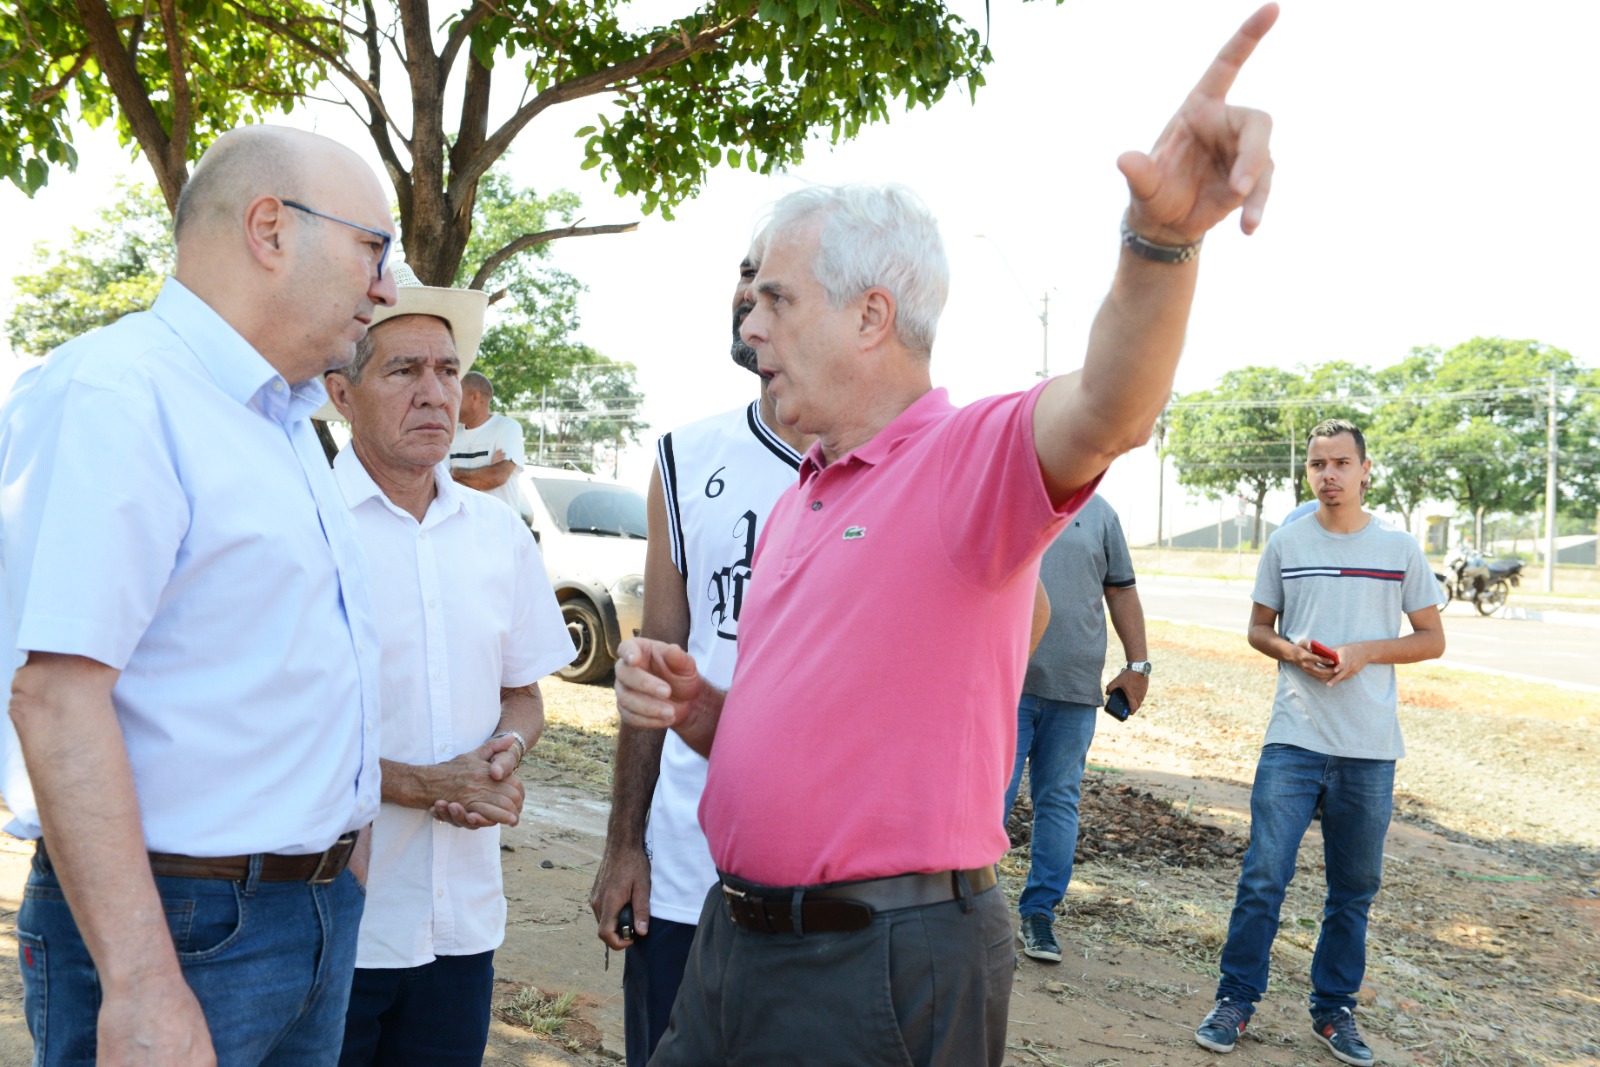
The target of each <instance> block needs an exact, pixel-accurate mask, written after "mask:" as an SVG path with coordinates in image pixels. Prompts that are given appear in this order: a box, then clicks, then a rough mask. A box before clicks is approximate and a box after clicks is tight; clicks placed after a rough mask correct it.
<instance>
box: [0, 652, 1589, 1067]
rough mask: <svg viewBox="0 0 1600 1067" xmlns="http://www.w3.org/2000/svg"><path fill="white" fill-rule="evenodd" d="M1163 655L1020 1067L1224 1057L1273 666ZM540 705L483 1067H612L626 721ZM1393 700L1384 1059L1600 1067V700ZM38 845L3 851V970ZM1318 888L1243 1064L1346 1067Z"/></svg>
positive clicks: (1374, 1019)
mask: <svg viewBox="0 0 1600 1067" xmlns="http://www.w3.org/2000/svg"><path fill="white" fill-rule="evenodd" d="M1151 644H1152V652H1151V658H1152V659H1153V660H1155V662H1156V663H1157V674H1156V675H1155V677H1154V678H1153V679H1152V687H1151V695H1150V700H1149V702H1148V703H1147V705H1146V707H1145V709H1144V710H1143V711H1142V712H1141V713H1140V714H1139V715H1138V716H1136V717H1135V718H1134V719H1132V720H1131V721H1129V722H1128V723H1126V724H1119V723H1117V722H1115V721H1114V720H1112V719H1110V718H1103V719H1102V721H1101V725H1100V731H1099V734H1098V735H1097V737H1096V739H1095V744H1094V747H1093V748H1092V750H1091V752H1090V761H1091V770H1090V773H1089V775H1088V777H1087V778H1086V782H1085V801H1084V807H1083V820H1082V822H1083V826H1082V835H1083V838H1082V841H1081V842H1080V858H1079V862H1078V866H1077V870H1076V873H1075V875H1074V878H1073V884H1072V888H1071V891H1070V892H1069V894H1068V898H1067V901H1066V904H1065V905H1064V908H1063V912H1064V914H1063V915H1062V916H1061V917H1060V919H1059V920H1058V922H1057V936H1058V937H1059V938H1060V939H1061V942H1062V947H1063V948H1064V950H1065V953H1066V959H1065V960H1064V961H1063V962H1062V963H1061V964H1059V965H1052V964H1041V963H1037V962H1035V961H1032V960H1028V959H1025V958H1024V959H1022V960H1021V961H1020V963H1019V967H1018V969H1017V971H1016V977H1015V986H1014V989H1013V995H1012V1005H1011V1025H1010V1030H1009V1034H1008V1037H1007V1048H1008V1052H1007V1058H1006V1063H1007V1064H1008V1065H1046V1067H1050V1065H1055V1067H1062V1065H1072V1067H1112V1065H1121V1067H1166V1065H1173V1067H1177V1065H1196V1067H1198V1065H1205V1064H1213V1063H1215V1062H1216V1057H1215V1056H1214V1055H1213V1054H1211V1053H1208V1052H1206V1051H1205V1050H1203V1049H1200V1048H1199V1047H1198V1046H1196V1045H1195V1044H1194V1041H1193V1038H1192V1036H1191V1034H1192V1030H1193V1027H1194V1025H1195V1024H1196V1023H1197V1022H1198V1021H1199V1019H1200V1017H1201V1016H1203V1015H1204V1014H1205V1012H1206V1010H1207V1009H1208V1008H1209V1006H1210V1001H1211V998H1212V992H1213V989H1214V984H1215V980H1216V979H1215V973H1216V972H1215V960H1216V955H1217V952H1218V950H1219V949H1220V947H1221V942H1222V937H1223V933H1224V931H1225V927H1226V922H1227V913H1228V907H1229V905H1230V904H1231V901H1232V894H1233V886H1234V879H1235V878H1236V876H1237V873H1238V862H1239V860H1238V857H1239V855H1240V854H1241V853H1242V849H1243V845H1244V835H1245V832H1246V829H1247V818H1246V813H1247V810H1248V796H1249V780H1250V776H1251V772H1252V767H1253V764H1254V757H1255V754H1256V752H1257V751H1258V749H1259V746H1260V737H1261V732H1262V729H1263V728H1264V726H1265V723H1266V717H1267V709H1268V707H1269V705H1270V700H1271V692H1272V684H1273V681H1272V671H1271V668H1270V665H1269V664H1267V663H1266V661H1264V660H1262V659H1261V658H1260V657H1259V656H1256V655H1255V654H1254V653H1252V652H1251V651H1250V650H1249V649H1248V647H1246V646H1245V644H1244V642H1243V639H1242V637H1240V638H1233V637H1230V636H1229V635H1226V634H1217V633H1211V632H1208V631H1202V630H1197V629H1190V628H1184V627H1176V626H1168V625H1163V624H1157V625H1154V626H1152V627H1151ZM1116 656H1117V652H1116V650H1115V649H1113V651H1112V657H1111V658H1112V659H1115V658H1116ZM545 689H546V694H547V700H548V706H549V715H550V725H549V728H548V729H547V731H546V734H545V737H544V739H543V740H541V741H540V743H539V744H538V745H537V746H536V747H535V750H534V753H533V754H530V758H529V760H528V762H527V763H525V764H524V769H523V775H524V777H525V780H526V782H527V785H528V803H527V809H526V812H525V815H524V819H523V821H522V825H520V826H518V827H516V828H515V829H512V830H509V831H506V832H505V833H504V835H503V843H504V852H503V857H504V860H505V877H506V892H507V896H508V898H509V900H510V915H511V918H510V923H509V927H508V930H507V936H506V943H505V945H504V947H503V948H502V949H501V950H500V952H499V953H498V954H497V958H496V968H497V972H498V975H499V978H500V979H501V981H500V988H501V996H500V1001H499V1003H500V1007H501V1014H502V1016H503V1018H501V1019H499V1020H497V1021H496V1023H495V1026H494V1031H493V1033H492V1036H491V1041H490V1049H489V1054H488V1056H487V1058H486V1060H485V1062H486V1063H488V1064H493V1065H517V1067H546V1065H555V1064H609V1063H612V1062H615V1061H616V1060H617V1059H618V1058H619V1057H620V1050H621V1049H622V1044H623V1042H622V993H621V960H620V958H613V959H612V960H611V961H610V969H609V970H607V969H606V967H605V963H606V959H605V955H606V953H605V948H604V946H603V945H602V944H601V943H600V942H599V941H598V940H596V939H595V936H594V921H593V919H592V917H591V916H590V913H589V909H588V904H587V896H588V889H589V885H590V882H591V880H592V878H593V875H594V869H595V866H596V863H597V861H598V858H599V854H600V850H601V846H602V842H603V833H604V826H605V817H606V810H607V804H606V795H607V781H608V774H609V768H608V764H607V761H608V759H609V752H610V745H611V735H612V733H613V731H614V725H613V723H614V717H615V710H614V705H613V703H612V700H611V694H610V691H609V689H605V688H602V687H580V686H570V685H565V684H563V683H560V682H557V681H549V682H546V683H545ZM1401 693H1402V700H1403V707H1402V720H1403V724H1404V727H1405V731H1406V738H1407V744H1408V749H1409V755H1408V758H1407V759H1406V760H1405V761H1404V762H1402V763H1401V764H1400V769H1399V774H1398V781H1397V802H1396V820H1395V823H1394V825H1393V827H1392V828H1391V831H1390V835H1389V840H1388V844H1387V848H1386V867H1385V885H1384V889H1383V891H1382V893H1380V894H1379V897H1378V900H1377V902H1376V903H1375V905H1374V907H1373V913H1372V925H1371V932H1370V937H1369V961H1368V979H1367V986H1366V988H1365V989H1364V990H1363V992H1362V996H1361V999H1362V1008H1361V1011H1360V1012H1359V1016H1358V1017H1359V1021H1360V1023H1361V1025H1362V1029H1363V1032H1364V1033H1365V1034H1366V1035H1367V1037H1368V1039H1369V1041H1370V1043H1371V1044H1372V1046H1373V1048H1374V1050H1375V1051H1376V1053H1377V1055H1378V1059H1379V1062H1381V1063H1391V1064H1420V1065H1430V1067H1433V1065H1437V1067H1447V1065H1455V1064H1463V1065H1475V1064H1485V1065H1486V1064H1509V1065H1524V1064H1526V1065H1534V1064H1538V1065H1547V1067H1577V1065H1580V1064H1581V1065H1594V1064H1597V1063H1600V829H1597V827H1596V822H1595V819H1594V809H1595V806H1596V801H1597V799H1600V797H1597V791H1596V788H1595V777H1596V773H1595V772H1596V769H1597V768H1600V695H1597V694H1592V693H1577V692H1566V691H1562V690H1559V689H1555V688H1549V687H1539V686H1529V685H1528V684H1527V683H1524V682H1511V681H1502V680H1499V679H1495V678H1492V677H1485V676H1474V677H1465V676H1462V675H1460V674H1456V673H1453V672H1450V671H1447V670H1443V669H1441V668H1436V667H1427V666H1419V667H1411V668H1402V675H1401ZM1019 806H1020V805H1019ZM1018 829H1021V828H1020V827H1018ZM1018 836H1020V837H1022V838H1024V839H1025V837H1026V834H1025V832H1024V833H1020V834H1019V835H1018ZM30 851H31V850H30V849H29V848H28V847H27V846H24V845H23V844H21V843H20V842H15V841H11V840H9V839H5V838H3V837H0V952H5V953H6V954H10V955H14V952H15V945H14V940H13V938H12V936H11V933H12V924H13V921H14V918H15V910H16V907H17V905H18V903H19V899H20V895H21V887H22V881H23V879H24V877H25V874H26V856H27V854H28V853H29V852H30ZM1026 869H1027V846H1026V843H1025V842H1024V843H1022V844H1019V845H1018V846H1017V847H1016V848H1014V849H1013V850H1012V851H1011V852H1010V853H1008V854H1007V856H1006V857H1005V859H1004V860H1003V861H1002V864H1001V873H1002V886H1003V887H1004V889H1005V890H1006V892H1008V893H1009V894H1010V895H1011V896H1012V897H1013V898H1014V897H1015V895H1016V893H1017V892H1018V891H1019V889H1020V887H1021V881H1022V878H1023V876H1024V875H1025V873H1026ZM1321 882H1322V868H1321V842H1320V839H1319V837H1318V834H1317V832H1316V830H1315V828H1314V829H1313V830H1312V832H1311V833H1310V834H1309V835H1308V836H1307V839H1306V842H1305V845H1304V847H1303V848H1302V851H1301V855H1300V863H1299V875H1298V877H1297V878H1296V880H1295V883H1294V885H1293V886H1291V889H1290V894H1289V898H1288V900H1287V901H1286V902H1285V905H1284V909H1283V916H1282V929H1281V932H1280V935H1279V938H1278V941H1277V944H1276V945H1275V947H1274V953H1273V978H1272V988H1271V989H1270V990H1269V992H1268V994H1267V997H1266V999H1265V1000H1264V1001H1263V1002H1262V1005H1261V1008H1260V1011H1259V1012H1258V1013H1257V1015H1256V1017H1255V1020H1254V1021H1253V1022H1252V1023H1251V1026H1250V1029H1249V1030H1248V1031H1247V1033H1246V1035H1245V1037H1244V1039H1243V1040H1242V1041H1241V1043H1240V1045H1239V1048H1238V1049H1237V1050H1235V1052H1234V1054H1233V1056H1232V1057H1231V1058H1230V1060H1229V1061H1228V1062H1229V1063H1230V1064H1249V1063H1254V1064H1259V1065H1271V1067H1295V1065H1300V1064H1332V1063H1334V1062H1335V1061H1334V1060H1333V1059H1332V1057H1331V1056H1330V1055H1329V1054H1328V1053H1327V1051H1326V1050H1325V1049H1324V1048H1323V1047H1322V1046H1321V1045H1320V1044H1318V1043H1317V1042H1315V1041H1314V1040H1313V1039H1312V1038H1311V1036H1310V1031H1309V1026H1308V1020H1307V1017H1306V1014H1305V1009H1304V1004H1305V997H1306V993H1307V985H1306V972H1307V969H1308V967H1309V962H1310V952H1311V949H1312V947H1313V945H1314V942H1315V937H1316V927H1317V922H1318V915H1319V912H1320V905H1321ZM529 987H533V989H535V990H537V993H534V992H532V991H530V989H529ZM519 1009H520V1011H519ZM512 1018H520V1020H521V1021H520V1022H515V1023H514V1022H511V1021H508V1020H510V1019H512ZM525 1024H531V1026H532V1027H533V1029H530V1026H529V1025H525ZM535 1029H536V1030H538V1031H541V1032H538V1033H536V1032H535ZM28 1056H29V1042H28V1037H27V1032H26V1029H25V1027H24V1026H23V1024H22V1020H21V1010H20V988H19V983H18V980H17V977H16V969H15V967H12V966H0V1067H11V1065H21V1064H25V1063H27V1062H28Z"/></svg>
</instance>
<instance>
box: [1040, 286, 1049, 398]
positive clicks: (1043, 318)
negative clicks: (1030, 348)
mask: <svg viewBox="0 0 1600 1067" xmlns="http://www.w3.org/2000/svg"><path fill="white" fill-rule="evenodd" d="M1039 325H1041V326H1043V327H1044V368H1043V369H1042V370H1040V371H1039V377H1040V378H1048V377H1050V290H1048V289H1046V290H1045V291H1044V310H1043V311H1041V312H1040V313H1039Z"/></svg>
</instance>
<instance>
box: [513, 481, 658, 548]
mask: <svg viewBox="0 0 1600 1067" xmlns="http://www.w3.org/2000/svg"><path fill="white" fill-rule="evenodd" d="M533 484H534V487H535V488H536V489H538V490H539V496H540V498H541V499H543V500H544V503H545V506H546V507H548V508H549V509H550V514H551V516H552V517H554V519H555V521H556V525H557V526H559V527H560V528H561V530H562V532H563V533H582V534H598V535H600V536H602V537H637V538H639V539H640V540H644V538H645V535H646V527H645V517H644V496H643V495H642V494H640V493H639V491H638V490H636V489H629V488H628V487H627V486H624V485H608V484H606V483H604V482H584V481H579V480H578V479H576V478H535V479H533Z"/></svg>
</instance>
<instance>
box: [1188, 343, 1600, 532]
mask: <svg viewBox="0 0 1600 1067" xmlns="http://www.w3.org/2000/svg"><path fill="white" fill-rule="evenodd" d="M1552 376H1553V380H1554V387H1555V388H1554V403H1553V405H1552V397H1551V393H1552V390H1551V384H1552ZM1552 407H1553V409H1554V412H1555V420H1556V460H1557V464H1556V466H1557V476H1558V481H1557V491H1556V500H1557V511H1558V514H1559V515H1560V516H1562V517H1563V518H1565V519H1567V520H1568V521H1569V522H1574V523H1576V522H1580V521H1581V522H1583V523H1585V524H1587V526H1588V528H1591V529H1592V528H1593V524H1594V521H1595V515H1596V510H1597V509H1600V370H1595V369H1592V368H1584V367H1580V366H1579V365H1578V364H1577V363H1576V362H1575V361H1574V360H1573V358H1572V355H1571V354H1570V353H1568V352H1566V351H1564V350H1562V349H1559V348H1555V347H1552V346H1550V345H1547V344H1542V343H1540V342H1538V341H1532V340H1525V341H1510V340H1505V339H1503V338H1498V337H1489V338H1484V337H1475V338H1473V339H1472V340H1470V341H1467V342H1465V343H1463V344H1459V345H1456V346H1455V347H1454V348H1451V349H1448V350H1446V349H1441V348H1438V347H1433V346H1429V347H1426V348H1415V349H1412V351H1411V354H1410V355H1409V356H1407V357H1406V358H1405V359H1403V360H1401V361H1400V362H1399V363H1397V364H1395V365H1394V366H1391V367H1384V368H1381V369H1373V368H1370V367H1361V366H1356V365H1355V364H1352V363H1346V362H1341V361H1335V362H1329V363H1321V364H1318V365H1316V366H1302V367H1300V368H1298V369H1297V370H1293V371H1290V370H1282V369H1279V368H1275V367H1242V368H1239V369H1237V370H1232V371H1229V372H1228V373H1226V374H1224V375H1223V376H1222V379H1221V381H1219V382H1218V383H1217V384H1216V385H1215V386H1214V387H1212V388H1210V389H1203V390H1200V391H1198V392H1193V393H1185V394H1181V395H1175V396H1174V397H1173V402H1172V404H1171V405H1170V406H1169V408H1168V410H1167V412H1166V414H1165V415H1164V416H1163V419H1162V425H1161V427H1160V431H1161V439H1160V445H1161V447H1162V454H1163V456H1164V457H1166V458H1170V459H1171V460H1173V461H1174V462H1175V464H1176V466H1177V474H1178V483H1179V484H1180V485H1183V486H1185V487H1186V488H1188V489H1190V490H1191V491H1192V492H1194V493H1196V494H1198V495H1200V496H1203V497H1205V498H1206V499H1209V500H1223V499H1226V498H1228V497H1232V496H1242V497H1244V498H1245V499H1247V500H1249V501H1251V502H1252V503H1253V505H1254V510H1255V533H1254V539H1253V540H1254V544H1255V545H1256V546H1257V547H1259V546H1260V543H1261V538H1262V530H1263V526H1262V509H1263V506H1264V505H1265V502H1266V497H1267V494H1268V493H1269V492H1272V491H1273V490H1276V489H1283V490H1288V491H1289V492H1290V493H1291V494H1292V495H1293V497H1294V499H1295V501H1296V503H1298V502H1300V501H1302V500H1305V499H1307V498H1308V497H1309V496H1310V493H1311V490H1310V487H1309V486H1307V484H1306V481H1305V441H1306V435H1307V433H1308V432H1309V431H1310V429H1311V427H1312V426H1314V425H1316V424H1317V423H1318V422H1320V421H1322V420H1323V419H1329V418H1346V419H1350V420H1351V421H1353V422H1355V423H1356V424H1357V425H1358V426H1360V427H1362V429H1363V431H1364V432H1365V434H1366V437H1367V448H1368V451H1369V453H1370V454H1371V457H1372V460H1373V472H1372V490H1371V493H1370V495H1369V496H1368V501H1369V502H1370V503H1371V504H1372V505H1373V506H1375V507H1380V508H1384V509H1388V510H1392V511H1394V512H1397V513H1398V514H1399V515H1401V516H1402V517H1403V518H1404V519H1405V522H1406V525H1407V527H1408V528H1410V527H1411V525H1412V520H1413V518H1414V517H1415V516H1416V514H1417V513H1418V511H1419V509H1420V508H1421V507H1422V506H1423V505H1424V504H1426V503H1428V502H1430V501H1439V502H1451V503H1453V504H1454V505H1455V509H1456V512H1457V514H1458V515H1466V516H1470V517H1471V518H1472V520H1473V524H1474V530H1473V536H1474V539H1475V540H1478V541H1480V542H1481V540H1482V525H1483V522H1484V520H1485V518H1487V517H1489V516H1493V515H1514V516H1522V515H1528V514H1532V513H1536V512H1540V511H1542V510H1543V508H1544V495H1545V473H1546V460H1547V454H1548V447H1547V438H1548V426H1549V418H1550V412H1551V410H1552Z"/></svg>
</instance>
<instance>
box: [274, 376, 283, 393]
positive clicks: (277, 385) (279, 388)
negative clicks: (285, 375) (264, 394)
mask: <svg viewBox="0 0 1600 1067" xmlns="http://www.w3.org/2000/svg"><path fill="white" fill-rule="evenodd" d="M272 391H273V392H274V393H281V392H283V380H282V379H281V378H279V379H274V380H273V382H272Z"/></svg>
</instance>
